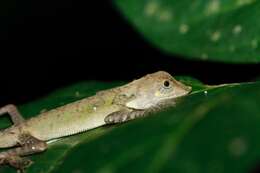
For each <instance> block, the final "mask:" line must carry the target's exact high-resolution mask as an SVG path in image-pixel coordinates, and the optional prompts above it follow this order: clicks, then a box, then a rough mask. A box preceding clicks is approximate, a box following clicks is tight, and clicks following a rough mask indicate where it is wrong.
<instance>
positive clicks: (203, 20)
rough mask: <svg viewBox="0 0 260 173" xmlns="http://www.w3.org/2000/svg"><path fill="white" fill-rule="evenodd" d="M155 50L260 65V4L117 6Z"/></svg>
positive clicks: (176, 1) (204, 1)
mask: <svg viewBox="0 0 260 173" xmlns="http://www.w3.org/2000/svg"><path fill="white" fill-rule="evenodd" d="M113 2H114V3H115V4H116V6H117V7H118V9H119V10H120V11H121V12H122V14H124V16H126V18H127V19H128V20H129V21H130V22H131V23H132V24H133V25H134V27H135V28H136V29H137V30H138V31H139V32H140V33H141V34H142V35H143V36H144V37H145V38H146V39H147V40H148V41H149V42H151V43H152V44H153V45H154V46H155V47H158V48H159V49H161V50H162V51H164V52H166V53H169V54H175V55H176V54H178V55H181V56H183V58H189V59H199V60H209V61H221V62H229V63H230V62H231V63H256V62H260V56H259V54H260V47H259V41H260V32H259V30H260V23H259V22H258V16H259V15H260V11H259V8H260V1H256V0H233V1H226V0H196V1H190V0H181V1H180V0H114V1H113Z"/></svg>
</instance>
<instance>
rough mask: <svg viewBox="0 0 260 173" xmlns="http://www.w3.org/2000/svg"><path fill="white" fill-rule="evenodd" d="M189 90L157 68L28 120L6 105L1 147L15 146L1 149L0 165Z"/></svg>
mask: <svg viewBox="0 0 260 173" xmlns="http://www.w3.org/2000/svg"><path fill="white" fill-rule="evenodd" d="M190 91H191V87H188V86H185V85H183V84H182V83H180V82H178V81H176V80H175V79H174V78H173V77H172V76H171V75H170V74H168V73H167V72H163V71H159V72H156V73H153V74H149V75H146V76H144V77H142V78H140V79H138V80H134V81H133V82H131V83H129V84H127V85H124V86H121V87H117V88H113V89H109V90H105V91H101V92H98V93H97V94H96V95H94V96H92V97H88V98H85V99H82V100H79V101H77V102H74V103H70V104H68V105H65V106H62V107H59V108H56V109H53V110H51V111H48V112H45V113H42V114H40V115H38V116H36V117H33V118H31V119H28V120H23V118H22V117H20V115H19V112H18V111H16V109H14V108H13V109H14V111H12V110H10V109H9V111H8V113H9V114H11V113H12V112H13V115H12V114H11V117H12V119H13V121H14V125H13V126H11V127H10V128H8V129H5V130H3V131H1V132H0V148H5V147H13V146H18V147H17V148H15V149H10V150H8V151H6V152H2V153H0V165H1V164H10V165H12V166H14V167H16V168H18V169H21V170H23V169H24V167H25V166H26V164H27V161H28V160H26V162H25V161H24V160H23V158H20V156H25V155H28V154H33V153H36V152H42V151H44V150H45V149H46V148H47V144H46V143H45V142H44V141H49V140H51V139H56V138H60V137H63V136H68V135H73V134H77V133H80V132H82V131H86V130H89V129H93V128H96V127H99V126H103V125H105V124H114V123H122V122H125V121H128V120H132V119H135V118H137V117H140V116H144V115H146V114H147V112H151V110H158V108H159V109H161V108H163V107H164V106H165V105H173V104H174V103H175V99H176V98H177V97H181V96H184V95H187V94H188V93H189V92H190ZM7 110H8V109H7ZM0 114H1V111H0ZM19 146H20V147H19Z"/></svg>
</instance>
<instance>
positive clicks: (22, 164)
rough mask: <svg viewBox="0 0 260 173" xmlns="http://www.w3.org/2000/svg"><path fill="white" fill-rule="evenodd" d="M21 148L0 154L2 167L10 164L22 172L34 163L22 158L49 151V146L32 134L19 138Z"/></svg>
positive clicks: (22, 135)
mask: <svg viewBox="0 0 260 173" xmlns="http://www.w3.org/2000/svg"><path fill="white" fill-rule="evenodd" d="M19 144H20V146H19V147H17V148H13V149H9V150H7V151H4V152H1V153H0V165H4V164H9V165H11V166H13V167H15V168H16V169H18V170H20V171H21V172H23V171H24V169H25V168H26V167H28V166H29V165H30V164H31V163H32V161H30V160H29V159H27V158H24V157H22V156H27V155H30V154H34V153H39V152H43V151H44V150H46V149H47V144H46V142H44V141H41V140H39V139H37V138H35V137H33V136H31V135H30V134H21V135H20V136H19Z"/></svg>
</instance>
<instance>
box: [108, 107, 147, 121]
mask: <svg viewBox="0 0 260 173" xmlns="http://www.w3.org/2000/svg"><path fill="white" fill-rule="evenodd" d="M145 113H146V112H145V111H144V110H131V109H124V110H120V111H117V112H113V113H111V114H109V115H107V116H106V117H105V122H106V124H116V123H123V122H126V121H129V120H133V119H135V118H138V117H143V116H145Z"/></svg>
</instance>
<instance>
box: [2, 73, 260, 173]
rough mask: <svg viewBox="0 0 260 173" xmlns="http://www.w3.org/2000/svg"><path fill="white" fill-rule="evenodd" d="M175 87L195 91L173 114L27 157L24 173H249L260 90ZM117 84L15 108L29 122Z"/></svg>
mask: <svg viewBox="0 0 260 173" xmlns="http://www.w3.org/2000/svg"><path fill="white" fill-rule="evenodd" d="M179 79H180V80H182V81H183V82H185V83H189V84H190V85H192V86H193V87H194V88H196V87H197V89H195V90H194V91H193V93H192V94H191V95H190V96H187V97H185V98H184V99H180V100H179V101H178V104H177V106H176V107H173V108H169V109H167V110H164V111H162V112H160V113H156V114H154V115H151V116H149V117H145V118H141V119H137V120H134V121H131V122H129V123H124V124H120V125H114V126H106V127H101V128H97V129H95V130H91V131H88V132H85V133H82V134H78V135H74V136H71V137H66V138H63V139H61V140H59V141H57V142H54V143H51V144H50V145H49V149H48V150H47V151H46V152H44V153H41V154H38V155H34V156H31V158H32V159H33V161H34V162H35V163H34V164H33V165H32V166H31V167H30V168H28V170H27V173H41V172H42V173H43V172H44V173H60V172H64V173H66V172H68V173H71V172H97V173H116V172H142V173H143V172H147V173H150V172H176V173H187V172H189V173H197V172H199V173H201V172H205V173H208V172H218V173H229V172H236V173H245V172H248V170H250V169H251V168H252V167H253V166H255V164H256V163H257V159H259V157H260V149H259V145H260V140H259V133H260V128H259V123H260V116H259V115H260V109H259V102H260V92H259V91H260V83H259V82H256V83H250V84H249V83H244V84H229V85H220V86H207V85H203V84H201V83H200V82H199V81H196V80H194V79H191V78H187V77H185V78H184V77H182V78H179ZM118 84H122V83H113V84H108V83H99V82H87V83H80V84H78V85H75V86H72V87H68V88H65V89H63V90H60V91H57V92H54V93H53V94H51V95H49V96H47V97H46V98H44V99H42V100H39V101H36V102H34V103H29V104H26V105H23V106H21V107H20V108H21V110H22V112H23V113H24V114H25V115H29V116H31V115H33V114H37V113H38V112H39V111H40V110H41V109H44V108H47V109H50V108H53V107H55V106H58V105H60V104H64V103H67V102H71V101H73V100H77V99H79V98H81V97H85V96H89V95H92V94H94V93H95V91H96V90H100V89H105V88H110V87H114V86H116V85H118ZM193 84H194V85H193ZM198 86H199V87H198ZM1 125H3V126H6V124H5V123H2V121H1ZM0 172H5V173H11V172H15V171H14V170H13V169H10V168H9V167H4V168H1V169H0Z"/></svg>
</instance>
